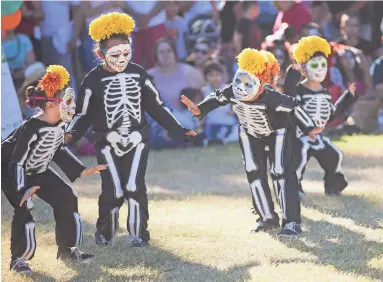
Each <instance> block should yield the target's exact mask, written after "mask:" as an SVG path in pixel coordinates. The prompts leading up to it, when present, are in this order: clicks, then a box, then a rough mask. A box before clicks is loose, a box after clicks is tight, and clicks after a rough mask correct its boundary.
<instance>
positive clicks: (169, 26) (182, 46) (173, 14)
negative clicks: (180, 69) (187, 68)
mask: <svg viewBox="0 0 383 282" xmlns="http://www.w3.org/2000/svg"><path fill="white" fill-rule="evenodd" d="M178 13H179V3H178V2H176V1H169V2H168V4H167V6H166V22H165V29H166V33H167V36H168V37H170V38H172V39H173V40H174V42H175V45H176V47H177V54H178V59H179V60H181V61H182V60H184V59H185V58H186V56H187V55H188V54H187V51H186V39H185V34H186V33H187V27H186V24H185V23H184V21H183V19H182V18H181V17H180V16H178Z"/></svg>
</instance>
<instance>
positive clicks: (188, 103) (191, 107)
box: [181, 95, 201, 116]
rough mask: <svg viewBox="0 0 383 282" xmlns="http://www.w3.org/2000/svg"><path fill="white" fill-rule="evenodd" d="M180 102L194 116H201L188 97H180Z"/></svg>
mask: <svg viewBox="0 0 383 282" xmlns="http://www.w3.org/2000/svg"><path fill="white" fill-rule="evenodd" d="M181 102H182V103H184V104H185V106H186V107H187V108H188V110H189V111H190V112H192V113H193V115H195V116H199V115H200V114H201V110H200V109H199V108H198V106H197V105H196V104H194V103H193V102H192V101H191V100H190V99H189V98H188V97H186V96H185V95H182V96H181Z"/></svg>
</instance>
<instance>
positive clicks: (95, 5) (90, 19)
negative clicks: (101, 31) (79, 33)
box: [86, 1, 124, 27]
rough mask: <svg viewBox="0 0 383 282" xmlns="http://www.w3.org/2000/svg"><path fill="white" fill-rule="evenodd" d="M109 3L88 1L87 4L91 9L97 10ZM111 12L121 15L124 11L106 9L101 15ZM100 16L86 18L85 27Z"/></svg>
mask: <svg viewBox="0 0 383 282" xmlns="http://www.w3.org/2000/svg"><path fill="white" fill-rule="evenodd" d="M108 2H109V1H89V4H90V6H91V7H92V8H97V7H99V6H101V5H103V4H105V3H108ZM112 12H117V13H123V12H124V11H123V10H122V9H120V8H117V7H116V8H113V9H106V10H105V11H103V12H102V13H101V14H106V13H112ZM101 14H99V15H95V16H93V17H87V18H86V25H87V26H88V27H89V25H90V23H91V22H92V21H93V20H94V19H96V18H98V17H99V16H101Z"/></svg>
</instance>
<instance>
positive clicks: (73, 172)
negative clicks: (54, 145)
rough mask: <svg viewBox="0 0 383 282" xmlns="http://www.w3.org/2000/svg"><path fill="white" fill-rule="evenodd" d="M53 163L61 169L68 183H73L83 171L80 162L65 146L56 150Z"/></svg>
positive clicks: (83, 167)
mask: <svg viewBox="0 0 383 282" xmlns="http://www.w3.org/2000/svg"><path fill="white" fill-rule="evenodd" d="M53 161H54V162H55V163H56V164H57V165H58V166H59V167H60V168H61V170H62V171H63V172H64V173H65V175H66V176H67V177H68V178H69V180H70V181H72V182H74V181H75V180H76V179H77V178H78V177H80V175H81V173H82V172H83V170H84V169H85V166H84V165H83V164H82V162H81V161H80V160H79V159H78V158H77V157H76V156H75V155H74V154H73V153H72V152H71V151H69V149H68V148H67V147H66V146H62V147H61V148H60V149H58V150H57V151H56V153H55V155H54V156H53Z"/></svg>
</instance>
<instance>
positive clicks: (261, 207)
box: [182, 48, 322, 236]
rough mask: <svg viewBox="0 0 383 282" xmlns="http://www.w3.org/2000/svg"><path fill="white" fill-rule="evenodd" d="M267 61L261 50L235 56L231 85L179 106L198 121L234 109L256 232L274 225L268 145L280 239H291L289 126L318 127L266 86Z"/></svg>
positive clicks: (310, 130)
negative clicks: (226, 108) (223, 109)
mask: <svg viewBox="0 0 383 282" xmlns="http://www.w3.org/2000/svg"><path fill="white" fill-rule="evenodd" d="M267 62H268V61H267V59H266V57H265V56H264V55H263V54H262V53H261V52H260V51H258V50H256V49H250V48H247V49H244V50H243V51H242V52H241V53H240V54H239V56H238V66H239V69H238V70H237V72H236V74H235V76H234V79H233V82H232V83H230V84H228V85H226V87H225V88H223V89H222V90H217V91H215V92H213V93H211V94H210V95H209V96H208V97H207V98H206V99H205V100H204V101H203V102H202V103H200V104H199V105H198V106H197V105H196V104H194V103H193V102H192V101H190V100H189V99H187V98H186V97H182V102H183V103H184V104H185V105H186V106H187V107H188V108H189V110H190V111H191V112H192V113H193V114H194V115H195V116H197V117H199V118H202V117H203V116H204V115H206V114H207V113H208V112H210V111H212V110H214V109H216V108H218V107H220V106H224V105H227V104H229V103H231V104H232V105H233V111H234V113H235V114H236V115H237V116H238V119H239V123H240V125H239V136H240V145H241V149H242V154H243V158H244V163H245V169H246V174H247V179H248V181H249V184H250V188H251V192H252V196H253V203H255V209H256V211H257V213H258V215H259V216H260V218H259V220H258V222H257V226H256V228H255V231H265V230H269V229H272V228H276V227H279V218H278V215H277V214H276V213H275V211H274V204H273V201H272V198H271V192H270V188H269V185H268V181H267V154H266V152H265V147H266V146H269V147H270V159H271V162H272V164H271V167H272V168H271V172H272V173H271V174H272V178H273V182H274V186H275V187H276V191H275V192H276V195H277V199H278V202H279V204H280V206H281V210H282V217H283V219H282V231H281V232H280V233H279V235H281V236H292V235H298V234H300V233H301V232H302V229H301V227H300V224H301V215H300V201H299V196H298V191H297V186H298V181H297V178H296V174H295V166H294V165H293V164H294V163H295V162H294V158H293V155H294V151H293V140H294V138H295V136H294V134H295V132H294V131H293V127H292V124H293V123H297V124H298V125H299V126H300V128H301V129H302V131H303V132H305V133H306V134H309V135H310V136H314V135H315V134H317V133H318V132H321V130H322V129H321V128H315V124H314V122H313V121H312V120H311V118H310V116H309V115H308V114H307V113H306V112H305V111H304V110H303V109H302V108H301V107H300V106H299V102H298V101H297V100H295V99H293V98H291V97H288V96H286V95H283V94H281V93H279V92H276V91H275V90H274V89H273V88H272V87H270V86H269V85H267V84H266V83H268V82H269V80H270V75H269V70H268V68H267ZM286 113H290V114H289V115H287V117H289V118H286ZM314 138H315V137H314Z"/></svg>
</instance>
